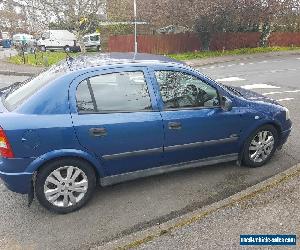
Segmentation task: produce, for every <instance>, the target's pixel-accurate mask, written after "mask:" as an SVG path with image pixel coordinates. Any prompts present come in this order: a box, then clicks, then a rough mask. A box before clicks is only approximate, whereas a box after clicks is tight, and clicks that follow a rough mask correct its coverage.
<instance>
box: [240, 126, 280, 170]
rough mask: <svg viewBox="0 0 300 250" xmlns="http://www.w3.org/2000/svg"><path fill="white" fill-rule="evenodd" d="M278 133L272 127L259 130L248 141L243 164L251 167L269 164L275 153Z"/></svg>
mask: <svg viewBox="0 0 300 250" xmlns="http://www.w3.org/2000/svg"><path fill="white" fill-rule="evenodd" d="M277 143H278V132H277V130H276V128H274V127H273V126H272V125H265V126H263V127H260V128H259V129H257V130H256V131H255V132H254V133H253V134H252V135H251V136H250V137H249V138H248V140H247V142H246V144H245V150H244V155H243V162H244V164H245V165H247V166H249V167H254V168H255V167H260V166H262V165H264V164H265V163H267V162H268V161H269V160H270V159H271V157H272V156H273V154H274V153H275V150H276V146H277Z"/></svg>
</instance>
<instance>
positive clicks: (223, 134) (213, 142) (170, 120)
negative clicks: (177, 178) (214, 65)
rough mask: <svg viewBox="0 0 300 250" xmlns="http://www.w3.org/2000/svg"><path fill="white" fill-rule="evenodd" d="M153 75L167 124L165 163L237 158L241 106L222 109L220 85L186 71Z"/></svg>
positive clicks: (162, 70)
mask: <svg viewBox="0 0 300 250" xmlns="http://www.w3.org/2000/svg"><path fill="white" fill-rule="evenodd" d="M152 76H153V79H155V80H154V81H155V82H157V92H158V93H159V99H160V105H161V114H162V118H163V123H164V132H165V143H164V164H166V165H168V164H176V163H181V162H190V161H194V160H198V159H207V160H212V159H214V158H215V159H217V157H220V158H222V157H223V156H224V157H227V156H228V157H229V158H230V157H231V159H235V158H236V157H237V153H238V151H239V135H240V132H241V127H242V126H243V125H242V121H241V116H240V113H239V111H238V109H233V110H232V111H229V112H225V111H223V110H222V108H221V107H220V96H219V92H218V89H217V88H216V86H214V85H213V84H209V83H207V82H206V81H205V80H204V79H201V78H200V77H199V76H197V75H195V74H192V73H190V72H189V71H186V70H182V71H181V70H177V69H174V70H172V69H170V68H166V69H159V70H158V69H157V70H154V71H153V72H152Z"/></svg>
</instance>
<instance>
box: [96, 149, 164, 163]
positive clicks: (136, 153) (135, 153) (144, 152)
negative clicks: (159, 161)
mask: <svg viewBox="0 0 300 250" xmlns="http://www.w3.org/2000/svg"><path fill="white" fill-rule="evenodd" d="M158 153H163V148H162V147H160V148H151V149H145V150H138V151H131V152H125V153H119V154H113V155H103V156H102V158H103V159H104V160H116V159H119V158H124V157H135V156H140V155H147V154H158Z"/></svg>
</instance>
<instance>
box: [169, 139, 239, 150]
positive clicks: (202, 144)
mask: <svg viewBox="0 0 300 250" xmlns="http://www.w3.org/2000/svg"><path fill="white" fill-rule="evenodd" d="M238 139H239V137H238V136H232V137H229V138H224V139H218V140H211V141H203V142H193V143H188V144H182V145H174V146H167V147H165V152H173V151H176V150H182V149H189V148H196V147H205V146H212V145H216V144H223V143H230V142H235V141H237V140H238Z"/></svg>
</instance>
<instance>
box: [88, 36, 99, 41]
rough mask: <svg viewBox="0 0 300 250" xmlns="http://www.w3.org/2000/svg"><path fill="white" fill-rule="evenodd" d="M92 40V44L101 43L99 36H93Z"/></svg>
mask: <svg viewBox="0 0 300 250" xmlns="http://www.w3.org/2000/svg"><path fill="white" fill-rule="evenodd" d="M90 39H91V41H92V42H98V41H99V36H98V35H95V36H91V37H90Z"/></svg>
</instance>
